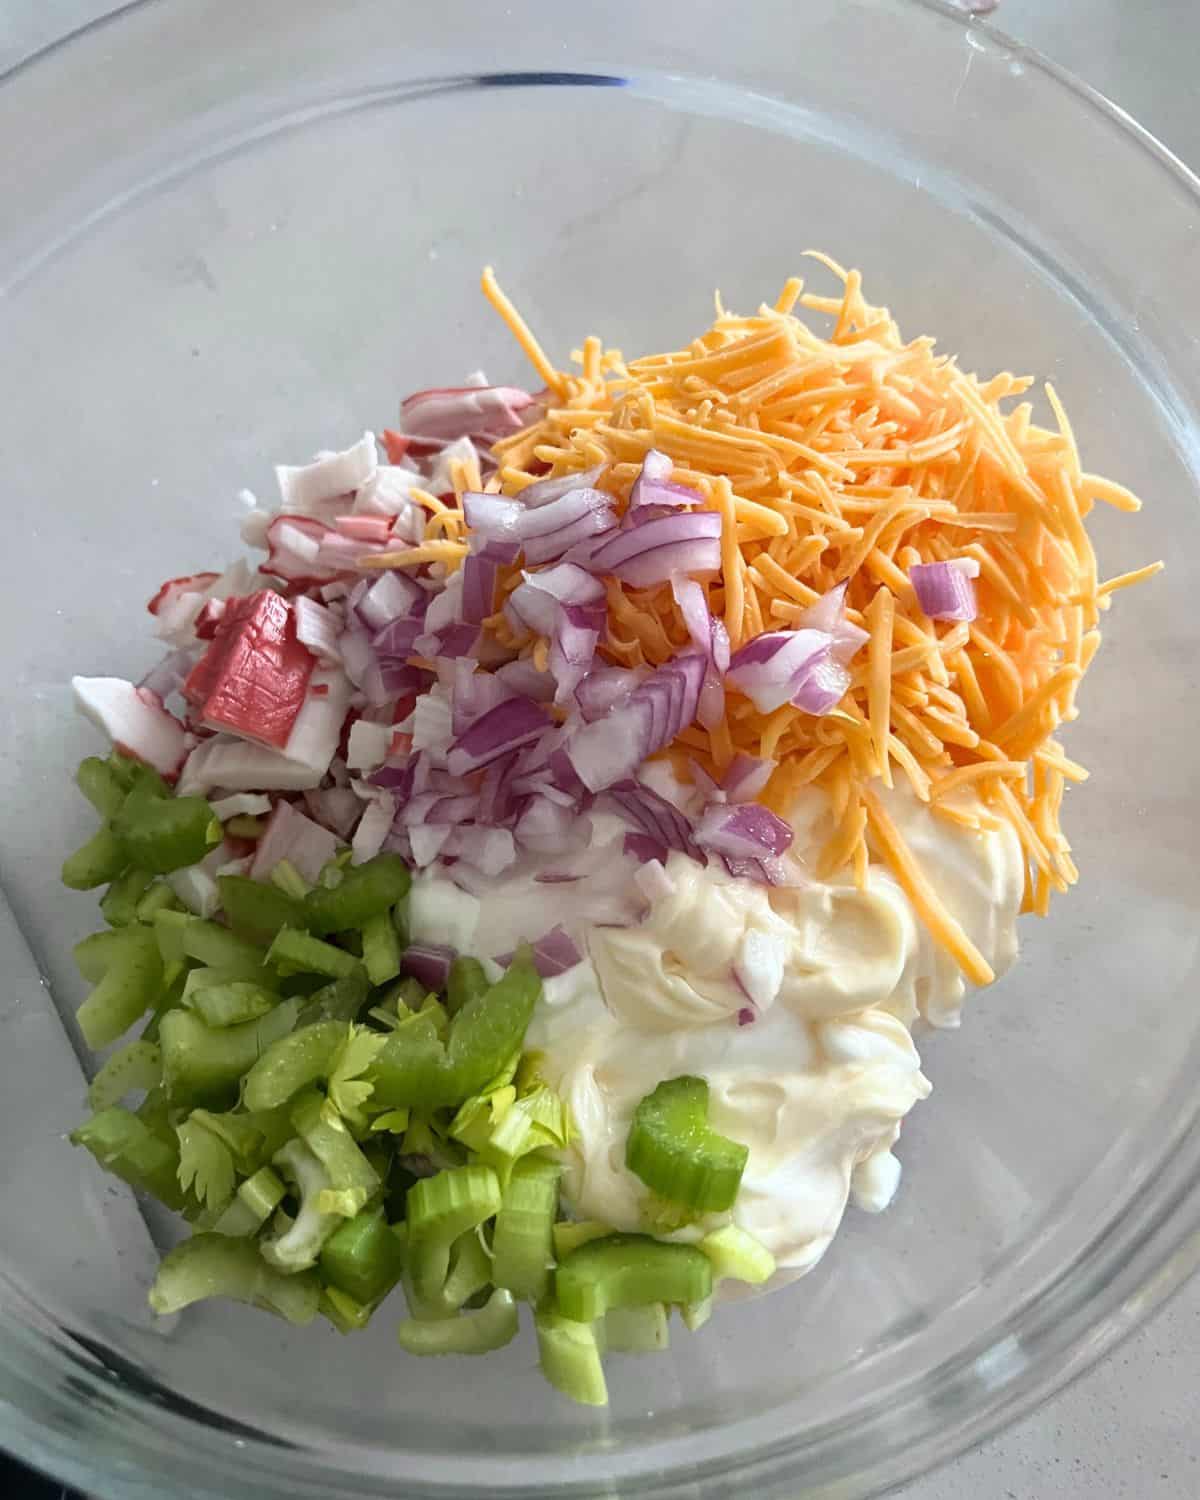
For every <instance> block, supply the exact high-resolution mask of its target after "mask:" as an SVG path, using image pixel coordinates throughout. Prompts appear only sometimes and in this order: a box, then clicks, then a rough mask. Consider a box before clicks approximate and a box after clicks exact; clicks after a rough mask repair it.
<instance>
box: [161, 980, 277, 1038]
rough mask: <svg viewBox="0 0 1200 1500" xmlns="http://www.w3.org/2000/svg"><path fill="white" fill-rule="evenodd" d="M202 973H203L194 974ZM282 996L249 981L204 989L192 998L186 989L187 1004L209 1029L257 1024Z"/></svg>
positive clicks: (197, 991)
mask: <svg viewBox="0 0 1200 1500" xmlns="http://www.w3.org/2000/svg"><path fill="white" fill-rule="evenodd" d="M193 972H194V973H200V972H202V971H201V970H199V969H197V970H193ZM278 1000H279V996H278V995H273V994H271V992H270V990H265V989H263V987H262V985H261V984H255V983H254V982H253V981H252V980H249V979H231V980H227V981H226V982H224V983H222V984H208V985H201V986H199V987H197V988H194V989H193V991H192V993H191V995H190V996H189V995H188V993H187V989H186V986H185V988H184V1003H185V1004H187V1005H188V1007H189V1009H191V1010H194V1011H195V1012H196V1014H197V1015H198V1016H199V1017H200V1019H201V1020H202V1021H203V1022H204V1024H205V1025H206V1026H215V1027H224V1026H240V1025H241V1024H242V1023H243V1022H244V1021H257V1020H258V1018H259V1017H260V1016H265V1015H266V1014H267V1012H268V1011H269V1010H272V1009H274V1007H275V1005H276V1004H277V1003H278Z"/></svg>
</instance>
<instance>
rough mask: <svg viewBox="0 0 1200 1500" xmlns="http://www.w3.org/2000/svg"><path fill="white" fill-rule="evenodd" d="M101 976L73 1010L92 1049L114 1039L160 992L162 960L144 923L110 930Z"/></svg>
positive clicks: (156, 945)
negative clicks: (111, 934) (111, 939)
mask: <svg viewBox="0 0 1200 1500" xmlns="http://www.w3.org/2000/svg"><path fill="white" fill-rule="evenodd" d="M113 937H114V939H115V941H114V942H113V944H112V945H111V946H110V947H109V948H108V950H107V954H106V959H107V962H106V967H105V970H104V977H103V978H102V979H101V980H100V982H99V984H97V985H96V987H95V989H93V990H92V992H91V994H90V995H89V996H88V997H87V999H86V1000H85V1001H84V1002H83V1004H82V1005H81V1006H80V1007H79V1009H78V1011H77V1012H76V1013H75V1018H76V1020H77V1021H78V1022H79V1029H80V1031H82V1032H83V1038H84V1041H86V1042H87V1044H88V1046H89V1047H91V1048H92V1049H93V1050H98V1049H99V1048H101V1047H107V1046H108V1045H109V1044H110V1043H111V1042H115V1041H116V1040H117V1038H118V1037H119V1036H123V1035H124V1033H125V1032H127V1031H128V1030H129V1028H130V1027H131V1026H132V1025H133V1023H134V1022H135V1021H136V1020H137V1019H138V1018H139V1017H140V1016H143V1015H145V1013H146V1011H148V1010H149V1009H150V1008H151V1006H153V1005H154V1004H155V1002H156V1001H157V1000H158V998H159V996H160V995H161V994H162V987H163V964H162V959H161V957H160V956H159V952H158V944H157V943H156V942H155V941H154V934H153V933H152V932H151V931H150V930H149V929H148V928H146V927H139V926H133V927H126V928H122V929H121V930H120V931H119V932H117V933H114V934H113Z"/></svg>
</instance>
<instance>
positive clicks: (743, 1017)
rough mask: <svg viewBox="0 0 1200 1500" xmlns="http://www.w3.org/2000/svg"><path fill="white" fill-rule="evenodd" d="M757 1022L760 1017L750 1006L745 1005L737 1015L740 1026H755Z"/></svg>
mask: <svg viewBox="0 0 1200 1500" xmlns="http://www.w3.org/2000/svg"><path fill="white" fill-rule="evenodd" d="M757 1020H758V1017H757V1016H756V1015H755V1014H754V1011H753V1009H752V1007H751V1006H749V1005H743V1006H742V1008H741V1010H739V1011H738V1013H737V1023H738V1025H739V1026H753V1025H754V1023H755V1021H757Z"/></svg>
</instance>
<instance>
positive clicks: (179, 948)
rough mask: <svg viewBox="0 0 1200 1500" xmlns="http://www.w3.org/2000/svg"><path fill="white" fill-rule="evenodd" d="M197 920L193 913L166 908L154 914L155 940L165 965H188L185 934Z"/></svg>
mask: <svg viewBox="0 0 1200 1500" xmlns="http://www.w3.org/2000/svg"><path fill="white" fill-rule="evenodd" d="M195 920H196V918H195V917H193V916H192V914H191V912H187V911H178V910H176V909H174V908H164V909H163V910H161V911H156V912H155V913H154V940H155V942H156V943H157V944H158V951H159V953H160V954H161V955H162V961H163V963H164V964H174V963H186V961H187V957H188V955H187V951H186V949H185V948H184V946H183V934H184V933H185V932H186V931H187V929H188V928H189V927H190V926H191V924H192V923H193V922H194V921H195Z"/></svg>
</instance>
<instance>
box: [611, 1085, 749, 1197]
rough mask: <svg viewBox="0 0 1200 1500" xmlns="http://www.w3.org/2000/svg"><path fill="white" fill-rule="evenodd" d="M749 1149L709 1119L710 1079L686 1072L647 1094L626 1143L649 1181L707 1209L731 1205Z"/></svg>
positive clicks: (634, 1167)
mask: <svg viewBox="0 0 1200 1500" xmlns="http://www.w3.org/2000/svg"><path fill="white" fill-rule="evenodd" d="M749 1155H750V1152H749V1148H748V1147H746V1146H743V1145H741V1144H740V1143H739V1142H737V1141H731V1140H730V1139H729V1138H728V1136H723V1135H720V1134H718V1133H717V1131H715V1130H714V1129H713V1128H712V1126H711V1125H709V1123H708V1084H707V1083H706V1082H705V1081H704V1079H703V1078H694V1077H691V1076H688V1075H684V1076H683V1077H680V1078H669V1079H666V1080H665V1081H664V1082H662V1083H660V1084H659V1085H658V1087H657V1088H656V1089H655V1090H654V1092H653V1093H650V1094H647V1095H646V1097H645V1098H644V1099H643V1100H642V1101H641V1103H640V1104H639V1105H638V1106H637V1108H636V1110H635V1111H634V1114H633V1124H632V1125H631V1127H630V1130H629V1138H628V1140H627V1142H626V1145H625V1165H626V1166H627V1167H628V1168H629V1170H630V1171H631V1172H633V1173H634V1174H635V1176H637V1177H640V1178H641V1180H642V1181H643V1182H644V1183H645V1184H646V1186H647V1187H649V1188H652V1189H653V1190H654V1192H656V1193H659V1194H661V1196H662V1197H664V1198H668V1199H670V1200H672V1201H673V1202H676V1203H681V1204H683V1205H685V1207H687V1208H690V1209H696V1210H698V1211H700V1212H704V1213H723V1212H724V1211H725V1210H726V1209H729V1208H732V1207H733V1201H734V1199H735V1198H736V1197H737V1190H738V1187H739V1185H740V1183H741V1180H742V1173H743V1172H744V1171H745V1169H746V1161H747V1159H748V1158H749Z"/></svg>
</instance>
